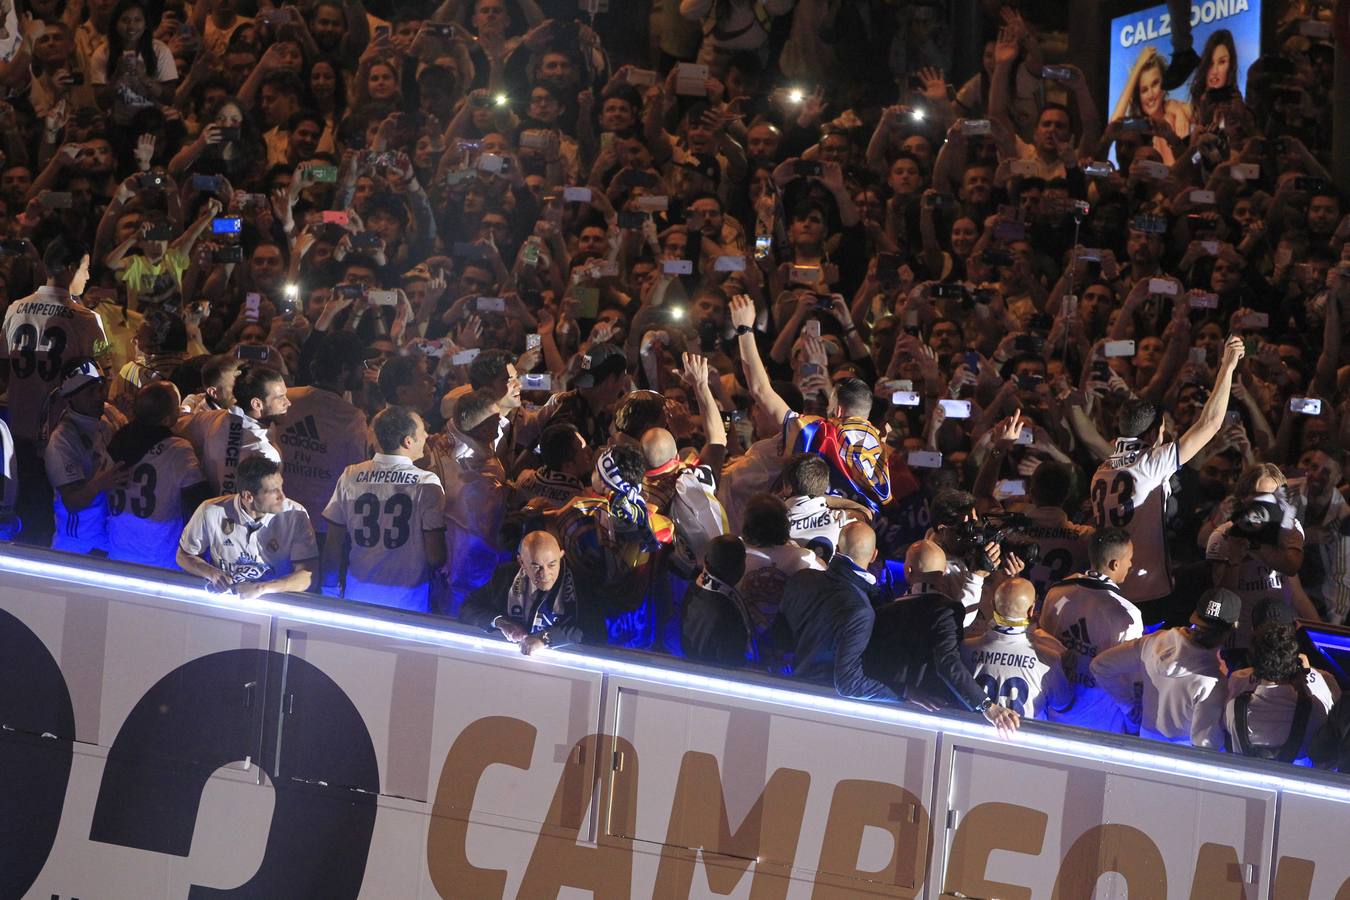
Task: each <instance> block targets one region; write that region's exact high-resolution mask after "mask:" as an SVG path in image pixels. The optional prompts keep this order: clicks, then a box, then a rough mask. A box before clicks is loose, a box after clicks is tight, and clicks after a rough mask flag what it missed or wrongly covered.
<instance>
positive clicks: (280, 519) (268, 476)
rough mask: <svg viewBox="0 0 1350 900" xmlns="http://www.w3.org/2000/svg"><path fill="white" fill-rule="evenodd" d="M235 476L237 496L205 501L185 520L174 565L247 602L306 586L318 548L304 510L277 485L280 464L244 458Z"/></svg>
mask: <svg viewBox="0 0 1350 900" xmlns="http://www.w3.org/2000/svg"><path fill="white" fill-rule="evenodd" d="M237 475H238V482H239V492H238V493H237V494H228V495H226V496H224V497H216V498H215V499H214V500H207V501H206V502H205V503H203V504H202V505H201V506H199V507H197V511H196V512H194V513H193V514H192V518H191V519H189V520H188V523H187V527H186V528H184V529H183V536H182V538H180V539H179V541H178V565H179V566H180V567H181V568H182V569H183V571H185V572H190V573H192V574H193V575H197V576H199V577H201V578H204V579H206V581H207V585H208V587H209V588H211V589H212V590H216V591H228V592H232V593H235V594H238V595H239V596H240V597H244V598H246V599H250V600H251V599H253V598H255V597H260V596H262V595H263V594H272V593H277V592H280V591H307V590H309V589H310V588H311V587H312V586H313V583H314V569H315V564H316V563H317V562H318V557H319V547H318V545H317V544H316V543H315V542H314V529H313V528H312V527H310V524H309V515H308V514H307V513H306V512H305V508H304V507H303V506H301V505H300V504H299V503H296V502H295V501H294V500H291V499H290V498H288V497H287V496H286V493H285V491H284V490H283V488H282V483H281V466H280V465H278V464H277V463H275V462H273V461H272V460H270V459H268V458H267V457H265V456H250V457H249V458H248V459H246V460H244V461H243V462H241V463H240V464H239V470H238V473H237Z"/></svg>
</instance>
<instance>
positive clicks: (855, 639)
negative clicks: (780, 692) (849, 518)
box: [779, 522, 899, 700]
mask: <svg viewBox="0 0 1350 900" xmlns="http://www.w3.org/2000/svg"><path fill="white" fill-rule="evenodd" d="M876 555H877V538H876V534H875V533H874V532H873V531H872V529H871V527H869V526H867V525H864V524H863V523H861V522H854V523H852V524H850V525H847V526H845V527H844V529H843V530H842V531H841V532H840V533H839V547H838V548H837V549H836V551H835V554H834V556H833V558H831V559H830V564H829V566H828V567H827V568H826V569H825V571H823V572H820V571H816V570H813V569H803V570H801V571H799V572H797V573H796V574H795V575H793V576H792V577H791V578H790V579H788V582H787V584H786V585H785V586H784V588H783V602H782V605H781V606H780V607H779V621H780V622H781V623H783V624H785V625H786V626H787V628H788V629H789V630H790V631H791V632H792V644H793V646H794V647H795V648H796V662H795V663H794V671H793V675H794V676H795V677H797V678H801V679H804V680H806V681H814V682H817V683H819V684H833V685H834V689H835V690H836V691H838V692H839V693H840V695H842V696H844V697H851V698H853V699H856V700H897V699H899V698H897V697H896V695H895V692H894V691H892V690H891V689H890V688H888V687H887V686H886V685H884V684H882V683H881V682H880V681H877V680H876V679H875V678H869V677H868V676H867V675H865V674H864V673H863V665H862V656H863V650H864V649H866V647H867V641H868V638H869V637H871V634H872V622H873V619H874V616H873V613H872V592H873V591H874V590H875V588H876V579H875V578H873V577H872V576H871V575H870V574H869V573H868V572H867V567H868V566H869V565H871V564H872V560H874V559H875V558H876Z"/></svg>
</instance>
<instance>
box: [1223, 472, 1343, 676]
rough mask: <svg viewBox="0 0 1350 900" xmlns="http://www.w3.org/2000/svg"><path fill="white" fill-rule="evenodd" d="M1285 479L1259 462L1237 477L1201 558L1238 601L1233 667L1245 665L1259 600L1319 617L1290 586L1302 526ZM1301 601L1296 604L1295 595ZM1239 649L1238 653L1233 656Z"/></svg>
mask: <svg viewBox="0 0 1350 900" xmlns="http://www.w3.org/2000/svg"><path fill="white" fill-rule="evenodd" d="M1284 486H1285V478H1284V473H1282V472H1281V471H1280V469H1279V467H1278V466H1276V465H1274V464H1272V463H1258V464H1256V465H1254V466H1249V467H1248V468H1247V470H1246V471H1244V472H1243V473H1242V476H1241V477H1240V478H1238V483H1237V487H1236V489H1235V490H1234V491H1233V499H1234V502H1233V503H1232V504H1225V506H1231V508H1232V513H1231V514H1230V516H1229V518H1228V521H1226V522H1223V523H1222V524H1220V525H1219V526H1218V527H1217V528H1215V529H1214V531H1213V532H1212V533H1211V534H1210V536H1209V543H1208V544H1207V545H1206V547H1205V558H1206V559H1208V560H1209V562H1210V568H1211V571H1212V574H1213V578H1214V584H1215V585H1216V586H1217V587H1222V588H1227V589H1228V590H1230V591H1233V592H1234V593H1236V594H1237V595H1238V597H1240V598H1241V599H1242V617H1241V619H1239V621H1238V626H1237V628H1236V629H1234V631H1233V635H1232V637H1231V638H1230V641H1229V645H1228V652H1227V657H1228V662H1229V665H1230V666H1231V667H1233V668H1237V667H1238V666H1239V665H1242V664H1245V662H1246V656H1247V654H1246V651H1247V649H1248V648H1249V647H1250V646H1251V635H1252V610H1253V609H1254V608H1255V607H1256V605H1257V603H1259V602H1261V601H1262V600H1278V601H1280V602H1281V603H1284V604H1286V605H1288V606H1291V607H1294V608H1295V610H1296V611H1297V612H1298V614H1299V615H1300V616H1304V617H1307V618H1312V619H1318V618H1319V617H1318V615H1317V611H1316V610H1315V609H1313V608H1312V605H1311V604H1310V603H1306V601H1303V599H1302V592H1301V591H1299V592H1295V591H1293V590H1292V588H1291V583H1290V576H1297V575H1298V570H1299V568H1300V567H1301V566H1302V565H1303V525H1302V524H1300V522H1299V521H1298V518H1297V516H1296V515H1295V514H1294V508H1293V506H1292V505H1291V504H1290V503H1288V502H1287V501H1286V500H1285V499H1284V497H1283V493H1284ZM1296 593H1297V594H1298V596H1299V598H1300V601H1299V602H1297V603H1296V601H1295V594H1296ZM1234 651H1240V652H1234Z"/></svg>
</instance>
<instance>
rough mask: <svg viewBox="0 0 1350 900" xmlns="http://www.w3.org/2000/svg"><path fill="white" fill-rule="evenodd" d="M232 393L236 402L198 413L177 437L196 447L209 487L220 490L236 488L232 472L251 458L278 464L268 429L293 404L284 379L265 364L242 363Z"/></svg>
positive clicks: (222, 491) (279, 457)
mask: <svg viewBox="0 0 1350 900" xmlns="http://www.w3.org/2000/svg"><path fill="white" fill-rule="evenodd" d="M233 394H234V399H235V405H234V406H232V407H231V408H230V409H228V410H226V409H213V410H207V411H203V412H199V413H197V414H195V415H193V416H191V417H189V418H188V419H186V421H184V422H183V423H181V424H180V425H179V434H180V436H182V437H186V438H187V439H188V440H189V441H190V442H191V443H192V446H193V449H195V450H196V451H197V458H198V459H199V460H201V464H202V471H204V472H205V473H206V480H207V481H208V482H209V483H210V485H211V490H212V491H215V492H218V493H221V494H228V493H231V492H233V491H234V490H235V489H236V482H235V472H236V470H237V468H238V466H239V464H240V463H242V462H243V461H244V460H246V459H248V458H249V457H251V456H264V457H266V458H267V459H270V460H271V461H272V462H274V463H277V464H278V465H280V464H281V453H280V452H279V451H278V450H277V448H276V447H275V446H274V445H273V444H272V440H271V438H270V437H269V436H268V434H267V429H268V428H269V427H271V426H272V425H275V424H276V423H277V422H279V421H281V418H282V417H283V416H284V415H286V411H287V410H289V409H290V408H291V401H290V399H289V398H288V397H287V396H286V382H285V380H284V379H283V378H282V377H281V374H280V373H279V372H277V371H276V370H275V369H269V368H267V367H265V366H241V367H240V369H239V374H238V377H236V378H235V381H234V389H233Z"/></svg>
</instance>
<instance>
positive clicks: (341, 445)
mask: <svg viewBox="0 0 1350 900" xmlns="http://www.w3.org/2000/svg"><path fill="white" fill-rule="evenodd" d="M286 397H287V398H288V399H289V400H290V401H291V408H290V409H289V410H287V412H286V415H285V417H284V418H283V419H282V420H281V421H280V422H278V423H277V424H275V425H273V426H272V428H271V430H270V439H271V443H272V445H273V446H275V447H276V448H277V450H278V451H279V452H280V453H281V457H282V460H283V462H282V466H281V473H282V477H283V478H284V480H285V484H286V496H288V497H291V498H293V499H294V500H296V501H297V502H299V503H300V504H302V505H303V506H304V507H305V509H306V510H308V511H309V517H310V520H311V521H312V522H313V523H314V527H315V529H316V530H317V531H323V530H325V528H326V525H325V520H324V518H323V509H324V507H325V506H327V505H328V500H329V498H330V497H332V496H333V488H334V486H336V485H337V480H338V476H339V475H341V474H342V472H343V470H344V469H346V468H347V467H348V466H354V465H356V464H357V463H359V462H364V461H365V460H367V459H369V458H370V451H369V448H368V447H367V444H366V414H365V413H363V412H362V411H361V410H360V409H358V408H356V407H355V406H353V405H352V404H351V403H348V402H347V401H346V400H344V399H342V398H341V397H339V396H338V395H337V394H334V393H333V392H332V391H325V390H322V389H320V388H316V387H298V388H291V389H289V390H288V391H286Z"/></svg>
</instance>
